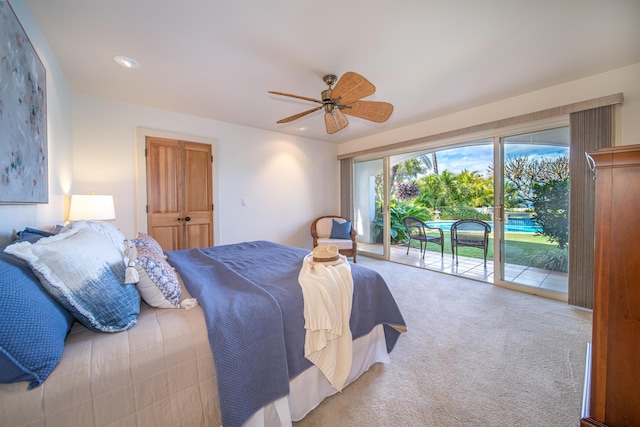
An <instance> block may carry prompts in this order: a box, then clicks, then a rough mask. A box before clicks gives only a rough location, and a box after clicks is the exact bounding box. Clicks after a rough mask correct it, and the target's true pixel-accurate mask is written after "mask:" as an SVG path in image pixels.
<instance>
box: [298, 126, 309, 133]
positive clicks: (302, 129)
mask: <svg viewBox="0 0 640 427" xmlns="http://www.w3.org/2000/svg"><path fill="white" fill-rule="evenodd" d="M298 130H301V131H303V132H304V131H305V130H309V128H308V127H306V126H302V127H299V128H298Z"/></svg>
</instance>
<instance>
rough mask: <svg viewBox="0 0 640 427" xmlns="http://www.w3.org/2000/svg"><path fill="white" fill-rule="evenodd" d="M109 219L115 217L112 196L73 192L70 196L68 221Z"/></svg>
mask: <svg viewBox="0 0 640 427" xmlns="http://www.w3.org/2000/svg"><path fill="white" fill-rule="evenodd" d="M111 219H116V209H115V207H114V204H113V196H99V195H95V194H91V195H82V194H73V195H72V196H71V206H70V207H69V221H79V220H87V221H89V220H96V221H106V220H111Z"/></svg>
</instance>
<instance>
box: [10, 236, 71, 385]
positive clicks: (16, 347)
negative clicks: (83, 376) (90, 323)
mask: <svg viewBox="0 0 640 427" xmlns="http://www.w3.org/2000/svg"><path fill="white" fill-rule="evenodd" d="M41 237H42V236H41ZM3 250H4V248H0V289H2V298H0V319H2V321H0V383H3V384H8V383H15V382H20V381H28V382H29V386H28V387H29V389H32V388H34V387H37V386H39V385H40V384H42V382H43V381H44V380H45V379H47V377H48V376H49V374H50V373H51V371H53V368H55V367H56V365H57V364H58V362H59V361H60V357H62V352H63V350H64V341H65V339H66V337H67V334H68V333H69V330H70V329H71V326H72V325H73V322H74V321H75V319H74V318H73V315H72V314H71V313H69V312H68V311H67V310H65V309H64V308H62V307H61V306H60V305H59V304H58V303H56V302H55V300H54V299H53V298H51V296H49V295H48V294H47V293H46V292H45V291H44V290H43V289H42V287H40V284H39V283H38V279H37V278H36V276H34V274H33V272H32V271H31V269H30V268H29V265H28V264H27V263H26V262H25V261H23V260H21V259H20V258H17V257H15V256H13V255H9V254H7V253H4V251H3Z"/></svg>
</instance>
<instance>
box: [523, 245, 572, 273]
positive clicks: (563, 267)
mask: <svg viewBox="0 0 640 427" xmlns="http://www.w3.org/2000/svg"><path fill="white" fill-rule="evenodd" d="M530 261H531V266H532V267H538V268H544V269H545V270H551V271H561V272H564V273H566V272H568V271H569V249H568V248H564V249H559V248H553V249H549V250H548V251H543V252H538V253H535V254H532V255H531V257H530Z"/></svg>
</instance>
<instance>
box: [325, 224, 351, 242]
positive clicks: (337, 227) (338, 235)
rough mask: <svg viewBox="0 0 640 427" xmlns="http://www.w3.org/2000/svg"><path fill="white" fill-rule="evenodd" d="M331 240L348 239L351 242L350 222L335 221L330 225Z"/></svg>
mask: <svg viewBox="0 0 640 427" xmlns="http://www.w3.org/2000/svg"><path fill="white" fill-rule="evenodd" d="M329 237H330V238H332V239H348V240H351V221H345V222H342V223H341V222H338V221H336V220H335V219H334V220H333V223H332V225H331V236H329Z"/></svg>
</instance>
